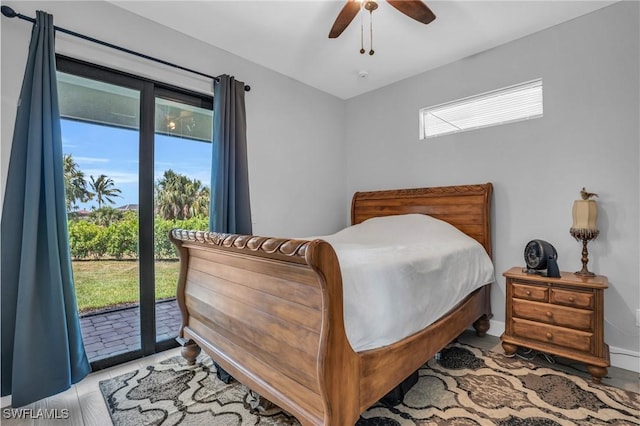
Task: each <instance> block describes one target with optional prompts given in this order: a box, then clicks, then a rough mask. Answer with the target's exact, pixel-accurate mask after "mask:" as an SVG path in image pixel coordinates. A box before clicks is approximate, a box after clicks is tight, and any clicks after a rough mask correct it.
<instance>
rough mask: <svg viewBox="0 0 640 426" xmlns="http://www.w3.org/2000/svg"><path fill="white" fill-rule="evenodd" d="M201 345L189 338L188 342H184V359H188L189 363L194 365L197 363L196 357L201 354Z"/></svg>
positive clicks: (181, 353)
mask: <svg viewBox="0 0 640 426" xmlns="http://www.w3.org/2000/svg"><path fill="white" fill-rule="evenodd" d="M201 350H202V349H200V346H198V345H197V344H196V342H194V341H193V340H188V341H187V342H185V343H183V344H182V350H181V351H180V355H182V357H183V358H184V359H186V360H187V364H189V365H194V364H195V363H196V358H198V355H200V351H201Z"/></svg>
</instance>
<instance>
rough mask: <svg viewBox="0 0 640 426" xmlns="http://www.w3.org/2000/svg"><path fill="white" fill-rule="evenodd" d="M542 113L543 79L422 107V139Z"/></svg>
mask: <svg viewBox="0 0 640 426" xmlns="http://www.w3.org/2000/svg"><path fill="white" fill-rule="evenodd" d="M538 117H542V79H537V80H533V81H528V82H526V83H521V84H516V85H514V86H509V87H505V88H502V89H498V90H493V91H491V92H486V93H482V94H480V95H475V96H470V97H467V98H463V99H458V100H455V101H451V102H446V103H444V104H440V105H435V106H432V107H428V108H422V109H421V110H420V139H426V138H432V137H435V136H440V135H447V134H450V133H457V132H464V131H466V130H472V129H478V128H481V127H488V126H496V125H498V124H506V123H512V122H514V121H520V120H528V119H531V118H538Z"/></svg>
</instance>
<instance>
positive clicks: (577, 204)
mask: <svg viewBox="0 0 640 426" xmlns="http://www.w3.org/2000/svg"><path fill="white" fill-rule="evenodd" d="M597 218H598V205H597V204H596V202H595V200H576V201H574V202H573V226H572V227H571V228H573V229H576V230H578V229H580V230H583V229H584V230H590V231H595V230H597V229H598V227H597V226H596V219H597Z"/></svg>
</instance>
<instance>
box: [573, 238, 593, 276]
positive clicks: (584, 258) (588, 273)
mask: <svg viewBox="0 0 640 426" xmlns="http://www.w3.org/2000/svg"><path fill="white" fill-rule="evenodd" d="M583 231H584V230H577V229H574V228H571V231H570V233H571V235H572V236H573V237H574V238H575V239H577V240H582V259H581V260H582V269H581V270H579V271H578V272H575V275H578V276H581V277H595V276H596V274H594V273H593V272H591V271H589V270H588V269H587V263H589V251H588V250H587V243H588V242H589V240H592V239H594V238H596V237H597V236H598V230H597V229H596V230H589V232H587V233H585V232H583Z"/></svg>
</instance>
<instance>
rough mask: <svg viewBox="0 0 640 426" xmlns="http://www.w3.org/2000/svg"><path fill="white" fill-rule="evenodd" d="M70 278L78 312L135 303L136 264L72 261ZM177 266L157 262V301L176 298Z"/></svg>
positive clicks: (136, 284) (171, 261) (136, 289)
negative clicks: (72, 282) (71, 276)
mask: <svg viewBox="0 0 640 426" xmlns="http://www.w3.org/2000/svg"><path fill="white" fill-rule="evenodd" d="M72 267H73V277H74V282H75V286H76V297H77V300H78V311H79V312H80V313H87V312H90V311H93V310H98V309H103V308H106V307H114V306H122V305H129V304H133V303H138V300H139V299H140V296H139V289H138V261H137V260H74V261H73V262H72ZM179 268H180V262H178V261H177V260H156V262H155V271H156V300H161V299H166V298H170V297H175V296H176V283H177V281H178V271H179Z"/></svg>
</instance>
